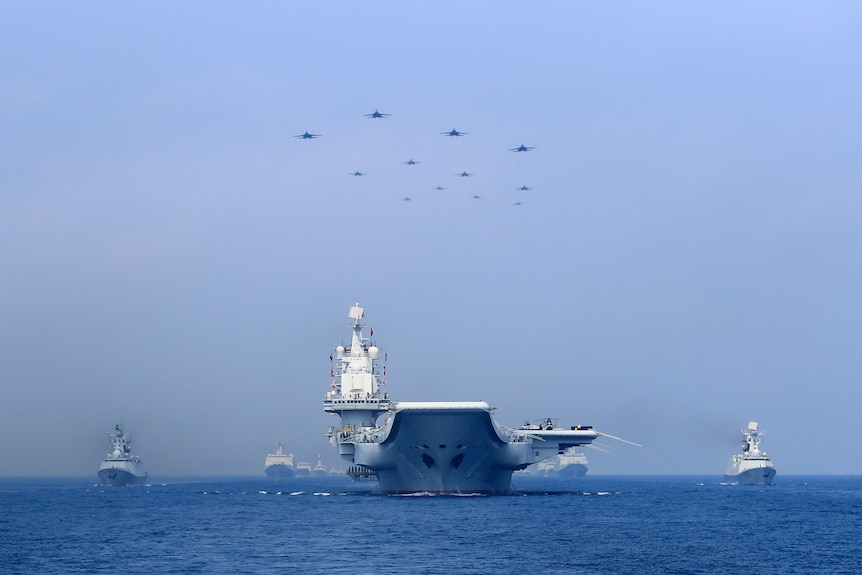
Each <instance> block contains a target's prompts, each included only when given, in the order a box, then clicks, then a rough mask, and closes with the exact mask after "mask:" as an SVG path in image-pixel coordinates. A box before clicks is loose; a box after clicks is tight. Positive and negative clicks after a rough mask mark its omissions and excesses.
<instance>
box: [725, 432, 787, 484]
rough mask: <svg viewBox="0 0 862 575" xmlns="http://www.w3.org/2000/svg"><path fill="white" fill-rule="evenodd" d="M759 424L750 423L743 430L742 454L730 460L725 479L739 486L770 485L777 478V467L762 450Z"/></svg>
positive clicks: (761, 433)
mask: <svg viewBox="0 0 862 575" xmlns="http://www.w3.org/2000/svg"><path fill="white" fill-rule="evenodd" d="M761 435H763V432H762V431H758V430H757V422H756V421H749V422H748V429H743V430H742V453H737V454H736V455H734V456H733V457H731V458H730V463H729V464H728V466H727V471H726V472H725V474H724V479H725V481H727V482H728V483H736V484H739V485H770V484H771V483H772V480H773V478H774V477H775V466H774V465H773V464H772V460H771V459H770V458H769V455H768V454H767V453H766V452H765V451H761V450H760V436H761Z"/></svg>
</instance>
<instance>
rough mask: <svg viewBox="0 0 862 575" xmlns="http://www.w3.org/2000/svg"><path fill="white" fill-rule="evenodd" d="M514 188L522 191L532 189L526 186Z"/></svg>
mask: <svg viewBox="0 0 862 575" xmlns="http://www.w3.org/2000/svg"><path fill="white" fill-rule="evenodd" d="M515 189H516V190H521V191H522V192H526V191H529V190H532V189H533V188H528V187H527V186H521V187H520V188H515Z"/></svg>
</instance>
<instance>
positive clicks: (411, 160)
mask: <svg viewBox="0 0 862 575" xmlns="http://www.w3.org/2000/svg"><path fill="white" fill-rule="evenodd" d="M401 163H402V164H404V165H406V166H415V165H416V164H421V163H422V162H417V161H416V160H414V159H413V158H410V159H409V160H407V161H406V162H401Z"/></svg>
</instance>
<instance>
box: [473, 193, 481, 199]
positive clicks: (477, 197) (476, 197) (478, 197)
mask: <svg viewBox="0 0 862 575" xmlns="http://www.w3.org/2000/svg"><path fill="white" fill-rule="evenodd" d="M473 199H474V200H481V199H482V196H480V195H479V194H476V195H475V196H473Z"/></svg>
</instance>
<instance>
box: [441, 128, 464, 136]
mask: <svg viewBox="0 0 862 575" xmlns="http://www.w3.org/2000/svg"><path fill="white" fill-rule="evenodd" d="M440 133H441V134H443V135H444V136H452V137H453V138H457V137H458V136H466V135H467V132H459V131H458V130H455V129H452V130H451V131H450V132H440Z"/></svg>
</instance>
